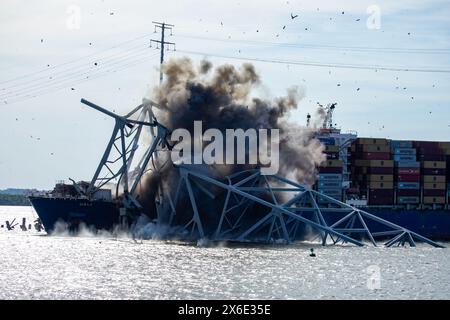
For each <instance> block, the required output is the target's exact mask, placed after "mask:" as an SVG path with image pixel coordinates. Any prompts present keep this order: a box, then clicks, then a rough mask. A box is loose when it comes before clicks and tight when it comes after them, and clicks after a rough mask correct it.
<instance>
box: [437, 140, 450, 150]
mask: <svg viewBox="0 0 450 320" xmlns="http://www.w3.org/2000/svg"><path fill="white" fill-rule="evenodd" d="M439 147H440V148H442V149H450V142H448V141H446V142H439Z"/></svg>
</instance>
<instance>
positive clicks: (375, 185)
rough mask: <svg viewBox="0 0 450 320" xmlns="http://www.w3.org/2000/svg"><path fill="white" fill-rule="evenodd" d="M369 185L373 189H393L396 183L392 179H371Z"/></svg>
mask: <svg viewBox="0 0 450 320" xmlns="http://www.w3.org/2000/svg"><path fill="white" fill-rule="evenodd" d="M368 186H369V188H371V189H392V188H394V183H393V182H392V181H384V182H381V181H370V182H368Z"/></svg>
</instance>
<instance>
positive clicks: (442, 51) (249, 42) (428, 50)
mask: <svg viewBox="0 0 450 320" xmlns="http://www.w3.org/2000/svg"><path fill="white" fill-rule="evenodd" d="M176 37H180V38H188V39H198V40H206V41H218V42H228V43H240V44H247V45H265V46H279V47H288V48H301V49H318V50H329V49H336V50H341V51H356V52H383V51H384V52H388V53H413V54H414V53H420V54H450V48H392V47H391V48H390V47H364V46H335V45H322V44H308V43H286V42H284V43H283V42H270V41H257V40H239V39H224V38H212V37H204V36H195V35H187V34H184V35H183V34H182V35H176Z"/></svg>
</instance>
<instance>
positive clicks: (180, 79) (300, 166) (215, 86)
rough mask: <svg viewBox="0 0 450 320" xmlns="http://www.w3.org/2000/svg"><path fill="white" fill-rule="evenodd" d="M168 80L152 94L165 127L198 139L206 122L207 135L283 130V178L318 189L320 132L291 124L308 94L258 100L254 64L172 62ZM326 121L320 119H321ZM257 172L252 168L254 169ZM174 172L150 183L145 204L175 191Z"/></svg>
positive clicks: (169, 169)
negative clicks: (161, 191) (198, 128)
mask: <svg viewBox="0 0 450 320" xmlns="http://www.w3.org/2000/svg"><path fill="white" fill-rule="evenodd" d="M163 73H164V81H163V83H162V84H161V85H160V86H157V87H155V88H154V89H153V91H152V92H151V98H152V100H154V101H155V102H157V103H158V104H159V105H160V107H161V109H159V110H155V115H156V117H157V119H158V121H159V122H160V123H162V124H163V125H164V126H166V127H167V128H169V129H170V130H175V129H177V128H184V129H187V130H189V132H191V134H193V128H194V121H196V120H199V121H200V120H201V121H203V130H207V129H209V128H216V129H219V130H220V131H222V132H223V133H225V130H226V129H243V130H247V129H250V128H254V129H256V130H258V129H279V130H280V131H279V132H280V145H279V152H280V171H279V174H280V175H284V176H290V177H293V178H295V179H297V181H299V182H302V183H306V184H310V185H312V184H313V183H314V182H315V180H316V178H317V177H316V176H317V169H316V168H317V166H318V165H319V164H320V163H321V162H323V161H324V160H325V155H324V154H323V146H322V144H321V143H320V142H319V141H318V140H317V139H315V138H314V133H315V129H314V128H306V127H302V126H299V125H297V124H293V123H291V122H289V121H287V119H286V118H287V115H288V114H289V113H290V112H291V111H293V110H296V109H297V108H298V106H299V101H300V100H301V99H302V98H303V96H304V94H303V92H302V91H301V90H300V89H299V88H298V87H295V86H293V87H291V88H289V89H288V90H287V94H286V95H285V96H283V97H277V98H274V99H264V98H261V97H258V96H256V95H255V94H256V92H257V90H255V89H257V88H258V86H259V85H260V84H261V79H260V77H259V75H258V74H257V72H256V70H255V67H254V66H253V65H252V64H249V63H244V64H242V65H241V66H240V67H238V68H237V67H235V66H233V65H231V64H222V65H219V66H216V67H214V66H213V64H212V63H211V62H209V61H206V60H203V61H201V62H200V63H199V65H198V66H196V65H195V64H194V63H193V61H192V60H190V59H189V58H180V59H172V60H170V61H168V62H166V63H165V64H164V65H163ZM317 116H318V117H319V118H320V117H321V116H320V114H317V115H316V117H317ZM250 167H251V166H250ZM247 168H249V165H246V166H243V165H221V166H214V168H208V169H206V170H207V171H209V172H214V174H218V175H219V176H220V175H226V174H230V173H233V172H236V171H239V170H242V169H247ZM175 171H176V170H174V167H173V166H171V165H166V166H164V167H163V169H161V170H159V172H158V173H152V174H150V175H149V176H147V178H146V183H145V184H144V186H143V189H142V190H141V191H140V194H141V195H142V197H141V200H140V201H143V199H148V198H149V197H150V198H152V197H153V195H155V192H156V190H157V188H158V187H163V188H165V189H166V191H167V189H169V191H170V190H172V189H173V188H174V187H175V181H176V174H175V173H174V172H175Z"/></svg>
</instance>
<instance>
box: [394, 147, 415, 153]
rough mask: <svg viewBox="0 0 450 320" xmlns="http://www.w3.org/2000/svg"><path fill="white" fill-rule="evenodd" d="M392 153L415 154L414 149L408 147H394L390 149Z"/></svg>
mask: <svg viewBox="0 0 450 320" xmlns="http://www.w3.org/2000/svg"><path fill="white" fill-rule="evenodd" d="M392 153H393V154H402V155H415V154H416V149H413V148H410V149H406V148H395V149H393V150H392Z"/></svg>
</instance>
